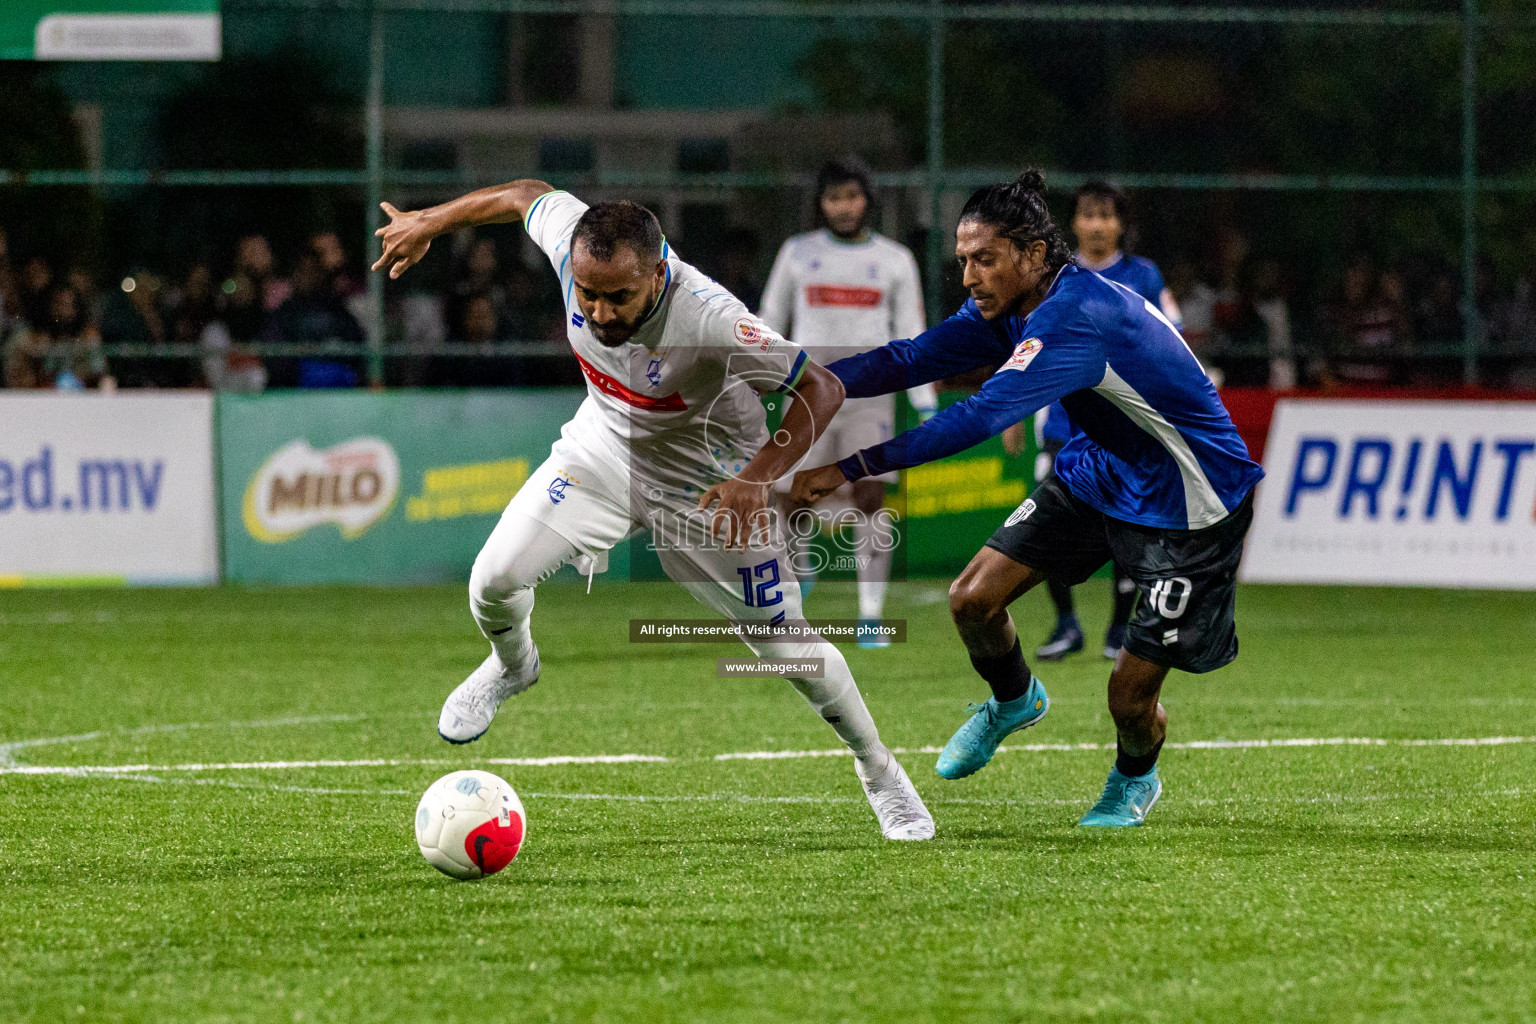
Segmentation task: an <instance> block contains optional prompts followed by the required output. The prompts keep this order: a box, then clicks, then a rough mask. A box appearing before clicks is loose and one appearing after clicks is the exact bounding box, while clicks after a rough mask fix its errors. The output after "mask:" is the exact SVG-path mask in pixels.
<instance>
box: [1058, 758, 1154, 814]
mask: <svg viewBox="0 0 1536 1024" xmlns="http://www.w3.org/2000/svg"><path fill="white" fill-rule="evenodd" d="M1162 795H1163V780H1162V779H1160V778H1158V777H1157V765H1153V766H1152V770H1151V771H1149V772H1147V774H1145V775H1137V776H1134V777H1132V776H1129V775H1123V774H1121V772H1120V769H1119V768H1111V769H1110V770H1109V781H1108V782H1106V783H1104V795H1103V796H1101V797H1099V802H1098V803H1096V804H1094V805H1093V810H1091V811H1089V812H1088V813H1087V814H1085V815H1083V816H1082V818H1081V819H1080V820H1079V821H1078V824H1079V825H1097V826H1100V827H1104V828H1129V827H1131V826H1133V825H1140V824H1141V823H1142V822H1144V821H1146V820H1147V812H1148V811H1150V810H1151V809H1152V805H1153V804H1155V803H1157V798H1158V797H1160V796H1162Z"/></svg>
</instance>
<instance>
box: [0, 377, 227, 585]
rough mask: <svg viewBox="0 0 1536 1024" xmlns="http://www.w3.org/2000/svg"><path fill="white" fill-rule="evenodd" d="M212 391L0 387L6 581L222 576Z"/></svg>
mask: <svg viewBox="0 0 1536 1024" xmlns="http://www.w3.org/2000/svg"><path fill="white" fill-rule="evenodd" d="M215 510H216V503H215V496H214V488H213V396H212V395H209V394H206V393H187V392H178V393H169V392H158V393H155V392H137V393H131V394H115V395H100V394H60V393H57V392H30V393H26V392H11V393H4V392H0V583H4V584H8V585H22V584H30V583H64V582H101V583H113V582H116V583H211V582H213V581H214V580H215V579H217V577H218V543H217V536H216V532H215V531H216V523H217V514H216V511H215Z"/></svg>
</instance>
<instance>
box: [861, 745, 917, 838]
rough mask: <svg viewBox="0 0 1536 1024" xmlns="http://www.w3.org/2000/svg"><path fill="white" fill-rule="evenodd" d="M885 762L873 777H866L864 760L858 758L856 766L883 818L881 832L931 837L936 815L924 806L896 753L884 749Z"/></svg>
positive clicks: (878, 815) (899, 835)
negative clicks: (882, 768) (881, 769)
mask: <svg viewBox="0 0 1536 1024" xmlns="http://www.w3.org/2000/svg"><path fill="white" fill-rule="evenodd" d="M885 757H886V765H885V769H884V770H883V771H879V772H877V773H875V774H873V776H872V777H871V778H865V777H864V772H865V768H866V766H865V764H864V762H863V761H855V762H854V769H855V771H856V772H857V773H858V776H859V781H860V782H861V783H863V784H864V795H865V796H867V797H869V806H871V807H873V808H874V809H875V817H876V818H879V819H880V834H881V835H883V836H885V838H887V839H902V840H914V839H932V838H933V815H931V814H929V813H928V808H927V807H925V806H923V798H922V797H920V796H918V795H917V789H916V788H915V787H914V786H913V785H912V780H911V779H909V778H907V772H906V769H904V768H902V766H901V762H900V761H898V760H896V755H895V754H892V753H891V752H890V751H889V750H887V751H885Z"/></svg>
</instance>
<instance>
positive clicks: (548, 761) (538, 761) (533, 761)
mask: <svg viewBox="0 0 1536 1024" xmlns="http://www.w3.org/2000/svg"><path fill="white" fill-rule="evenodd" d="M262 724H268V723H262ZM135 731H142V730H135ZM102 735H106V734H102V733H85V734H82V735H80V736H73V737H57V738H54V739H51V740H22V741H19V742H16V743H11V744H5V745H3V746H0V752H7V751H9V750H13V749H20V748H22V747H25V746H37V745H41V744H43V743H49V742H79V741H82V740H85V739H94V738H98V737H100V736H102ZM1525 743H1536V736H1472V737H1461V738H1449V739H1379V738H1373V737H1363V736H1333V737H1321V738H1319V737H1292V738H1282V739H1254V740H1191V741H1189V742H1186V743H1170V744H1168V745H1167V748H1166V749H1169V750H1264V749H1277V748H1286V747H1356V746H1364V747H1394V746H1395V747H1496V746H1507V745H1510V744H1525ZM892 749H893V751H894V752H895V753H897V754H936V753H938V752H939V750H940V748H939V747H932V746H928V747H894V748H892ZM1114 749H1115V745H1114V744H1113V743H1028V744H1021V745H1016V746H1012V747H1006V746H1004V747H998V748H997V750H998V753H1062V752H1076V751H1101V750H1114ZM848 755H849V751H848V750H847V748H838V749H835V750H749V751H737V752H733V753H726V754H715V755H714V756H713V758H707V759H708V760H714V761H778V760H793V759H803V758H822V757H847V756H848ZM690 760H698V759H696V758H672V757H664V756H662V755H659V754H591V755H563V756H555V757H490V758H485V759H483V761H482V763H484V764H494V765H513V766H518V767H527V768H540V767H549V766H553V765H571V764H668V763H673V762H677V761H690ZM461 763H462V761H459V760H451V759H445V758H383V757H369V758H355V759H350V760H339V759H324V760H308V761H194V762H188V763H182V764H111V765H93V764H83V765H33V764H20V763H18V762H16V761H15V759H14V758H10V759H9V760H3V761H0V775H73V776H86V775H101V776H113V775H131V774H142V773H145V772H217V771H281V770H289V769H300V768H401V767H407V768H409V767H444V766H453V765H459V764H461Z"/></svg>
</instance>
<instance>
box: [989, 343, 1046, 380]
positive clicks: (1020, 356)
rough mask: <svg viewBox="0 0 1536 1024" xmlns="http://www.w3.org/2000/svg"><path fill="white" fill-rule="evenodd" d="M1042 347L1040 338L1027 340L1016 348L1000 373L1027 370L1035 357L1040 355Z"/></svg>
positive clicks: (1000, 369)
mask: <svg viewBox="0 0 1536 1024" xmlns="http://www.w3.org/2000/svg"><path fill="white" fill-rule="evenodd" d="M1042 347H1043V346H1042V345H1041V344H1040V339H1039V338H1025V339H1024V340H1023V341H1021V342H1019V344H1018V346H1017V347H1015V348H1014V350H1013V355H1011V356H1009V357H1008V361H1007V362H1006V363H1004V364H1003V365H1002V366H1001V367H1000V368H999V370H998V372H1002V371H1003V370H1023V369H1025V368H1027V367H1028V366H1029V364H1030V363H1032V362H1034V359H1035V356H1037V355H1039V354H1040V349H1041V348H1042Z"/></svg>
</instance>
